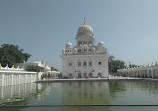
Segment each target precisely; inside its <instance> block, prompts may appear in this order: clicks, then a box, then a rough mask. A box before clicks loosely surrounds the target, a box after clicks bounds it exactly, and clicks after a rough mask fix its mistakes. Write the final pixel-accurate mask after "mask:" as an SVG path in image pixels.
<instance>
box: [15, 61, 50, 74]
mask: <svg viewBox="0 0 158 111" xmlns="http://www.w3.org/2000/svg"><path fill="white" fill-rule="evenodd" d="M29 65H33V66H40V67H43V68H44V70H45V72H47V71H51V68H50V67H49V66H48V65H47V64H46V63H45V60H42V61H37V62H32V63H29V62H24V63H17V64H15V67H16V68H17V67H19V68H24V69H25V68H26V67H27V66H29Z"/></svg>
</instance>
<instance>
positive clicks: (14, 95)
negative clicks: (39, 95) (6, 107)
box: [0, 83, 37, 104]
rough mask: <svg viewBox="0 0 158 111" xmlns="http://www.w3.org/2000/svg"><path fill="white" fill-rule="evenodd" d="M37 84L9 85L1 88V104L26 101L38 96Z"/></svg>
mask: <svg viewBox="0 0 158 111" xmlns="http://www.w3.org/2000/svg"><path fill="white" fill-rule="evenodd" d="M36 90H37V89H36V84H35V83H30V84H20V85H8V86H1V87H0V104H3V103H7V102H15V101H24V100H25V98H26V97H30V96H33V95H35V94H36Z"/></svg>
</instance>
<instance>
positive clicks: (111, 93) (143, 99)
mask: <svg viewBox="0 0 158 111" xmlns="http://www.w3.org/2000/svg"><path fill="white" fill-rule="evenodd" d="M0 104H1V105H72V104H73V105H77V104H120V105H123V104H126V105H128V104H129V105H138V104H139V105H141V104H143V105H144V104H151V105H152V104H158V82H147V81H109V82H60V83H37V84H36V83H32V84H22V85H14V86H6V87H0ZM157 109H158V106H157V107H155V106H154V107H146V106H145V107H142V106H141V107H107V106H106V107H94V106H93V107H27V108H2V107H0V111H140V110H143V111H149V110H150V111H157Z"/></svg>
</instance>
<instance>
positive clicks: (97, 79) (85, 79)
mask: <svg viewBox="0 0 158 111" xmlns="http://www.w3.org/2000/svg"><path fill="white" fill-rule="evenodd" d="M108 80H142V78H134V77H121V76H111V75H110V76H109V77H108V78H73V79H43V80H38V81H36V82H67V81H108Z"/></svg>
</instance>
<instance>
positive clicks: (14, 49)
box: [0, 44, 31, 67]
mask: <svg viewBox="0 0 158 111" xmlns="http://www.w3.org/2000/svg"><path fill="white" fill-rule="evenodd" d="M30 56H31V55H30V54H28V53H23V49H19V46H18V45H13V44H3V45H1V47H0V63H1V65H2V66H3V67H5V66H6V64H8V66H9V67H12V65H13V64H15V63H22V62H23V61H27V60H28V58H30Z"/></svg>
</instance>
